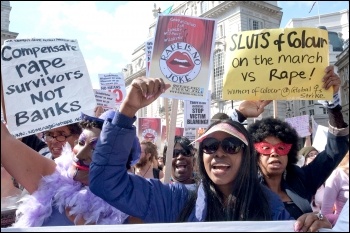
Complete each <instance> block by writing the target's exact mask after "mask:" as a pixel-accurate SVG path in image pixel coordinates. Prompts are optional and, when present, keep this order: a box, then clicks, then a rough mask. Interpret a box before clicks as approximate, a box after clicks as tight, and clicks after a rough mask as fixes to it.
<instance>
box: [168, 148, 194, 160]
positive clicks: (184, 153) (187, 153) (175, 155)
mask: <svg viewBox="0 0 350 233" xmlns="http://www.w3.org/2000/svg"><path fill="white" fill-rule="evenodd" d="M180 154H182V155H183V156H186V157H191V156H192V154H191V152H187V151H186V150H184V149H181V150H179V149H174V151H173V158H176V157H177V156H179V155H180Z"/></svg>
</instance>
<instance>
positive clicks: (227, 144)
mask: <svg viewBox="0 0 350 233" xmlns="http://www.w3.org/2000/svg"><path fill="white" fill-rule="evenodd" d="M220 145H221V148H222V150H223V151H224V152H225V153H228V154H231V155H233V154H237V153H238V152H239V151H240V150H241V148H243V147H244V144H243V143H242V142H241V141H240V140H238V139H237V138H235V137H228V138H225V139H224V140H222V141H220V140H218V139H216V138H205V139H204V140H203V141H202V148H203V151H204V153H206V154H214V153H215V152H216V151H217V150H218V149H219V146H220Z"/></svg>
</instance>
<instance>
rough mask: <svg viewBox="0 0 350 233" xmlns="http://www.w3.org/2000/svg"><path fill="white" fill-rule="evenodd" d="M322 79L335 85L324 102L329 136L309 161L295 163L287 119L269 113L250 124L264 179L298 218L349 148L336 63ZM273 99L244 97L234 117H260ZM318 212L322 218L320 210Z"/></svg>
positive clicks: (308, 210)
mask: <svg viewBox="0 0 350 233" xmlns="http://www.w3.org/2000/svg"><path fill="white" fill-rule="evenodd" d="M322 80H323V83H324V85H323V88H324V89H326V90H328V89H329V88H333V101H332V102H322V103H323V104H324V106H326V107H327V108H328V115H329V132H328V136H327V137H328V140H327V145H326V147H325V150H324V151H322V152H320V153H319V154H318V155H317V156H316V158H314V160H313V161H312V162H311V163H309V164H308V165H306V166H303V167H299V166H297V165H296V163H297V160H298V159H297V157H298V134H297V132H296V130H295V129H294V128H292V127H291V125H289V124H288V123H287V122H284V121H282V120H280V119H274V118H272V117H269V118H264V119H262V120H258V121H256V122H255V123H253V124H251V125H249V126H248V131H249V133H250V135H251V136H252V138H253V142H254V147H255V150H256V154H257V157H258V166H259V177H260V180H261V183H262V184H264V185H266V186H267V187H269V188H270V189H271V190H273V191H274V192H275V193H277V194H278V195H279V197H280V198H281V200H282V201H283V202H284V204H285V207H286V208H287V210H288V212H289V213H290V214H291V215H292V216H293V217H294V218H295V219H297V218H299V217H300V216H301V215H303V214H304V213H311V212H312V209H311V207H310V204H311V200H312V196H314V195H315V194H316V191H317V189H318V188H319V187H320V186H321V185H322V184H323V183H324V182H325V181H326V179H327V178H328V177H329V175H330V174H331V173H332V171H333V170H334V169H335V168H336V167H337V165H338V164H339V163H340V161H341V160H342V159H343V157H344V156H345V154H346V152H347V151H348V148H349V141H348V140H349V139H348V136H349V126H348V124H347V123H346V122H345V121H344V119H343V115H342V112H341V109H342V108H341V106H340V99H339V93H338V91H339V87H340V84H341V81H340V78H339V76H338V75H337V74H335V73H334V67H333V66H328V67H327V68H326V69H325V75H324V76H323V79H322ZM270 102H271V101H244V102H242V103H241V104H240V106H239V109H238V110H236V111H235V112H234V113H235V114H233V115H232V117H233V118H234V119H237V120H238V121H239V122H243V121H244V120H245V119H246V117H257V116H259V115H260V114H261V113H262V112H263V111H264V107H265V106H266V105H267V104H269V103H270ZM334 148H337V149H334ZM317 214H318V216H320V218H323V216H321V214H320V213H317Z"/></svg>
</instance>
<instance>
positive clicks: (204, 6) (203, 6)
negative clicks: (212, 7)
mask: <svg viewBox="0 0 350 233" xmlns="http://www.w3.org/2000/svg"><path fill="white" fill-rule="evenodd" d="M207 11H208V1H202V2H201V12H202V14H204V13H205V12H207Z"/></svg>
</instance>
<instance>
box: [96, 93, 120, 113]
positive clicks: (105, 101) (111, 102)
mask: <svg viewBox="0 0 350 233" xmlns="http://www.w3.org/2000/svg"><path fill="white" fill-rule="evenodd" d="M94 93H95V98H96V104H97V106H102V107H103V110H104V111H107V110H109V109H116V108H118V106H119V105H120V103H119V102H118V100H119V98H120V95H119V94H118V93H114V92H111V91H103V90H97V89H94Z"/></svg>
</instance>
